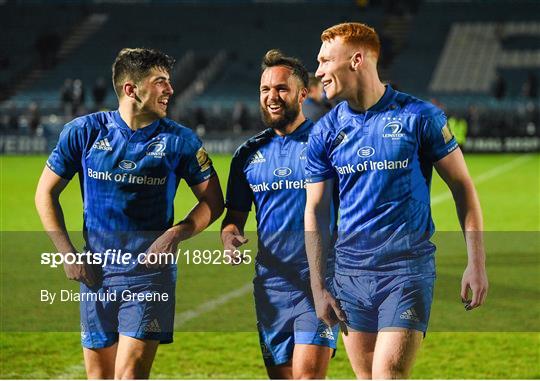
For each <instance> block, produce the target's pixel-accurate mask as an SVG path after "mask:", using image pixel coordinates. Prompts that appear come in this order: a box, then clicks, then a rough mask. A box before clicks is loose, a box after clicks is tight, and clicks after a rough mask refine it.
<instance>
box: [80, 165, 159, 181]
mask: <svg viewBox="0 0 540 381" xmlns="http://www.w3.org/2000/svg"><path fill="white" fill-rule="evenodd" d="M86 175H87V176H88V177H89V178H91V179H95V180H102V181H113V182H115V183H124V184H138V185H164V184H165V183H166V182H167V176H164V177H150V176H137V175H133V174H131V173H126V172H124V173H113V172H109V171H96V170H94V169H92V168H87V172H86Z"/></svg>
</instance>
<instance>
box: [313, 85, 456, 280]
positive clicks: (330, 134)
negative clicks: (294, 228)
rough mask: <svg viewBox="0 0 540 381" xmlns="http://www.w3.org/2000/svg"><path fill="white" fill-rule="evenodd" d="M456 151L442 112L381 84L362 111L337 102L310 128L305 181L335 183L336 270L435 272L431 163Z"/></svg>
mask: <svg viewBox="0 0 540 381" xmlns="http://www.w3.org/2000/svg"><path fill="white" fill-rule="evenodd" d="M457 148H458V145H457V143H456V141H455V139H454V137H453V136H452V133H451V132H450V130H449V129H448V127H447V126H446V117H445V115H444V113H443V112H442V111H441V110H440V109H438V108H436V107H435V106H433V105H432V104H430V103H427V102H424V101H421V100H419V99H416V98H414V97H412V96H410V95H408V94H405V93H401V92H398V91H395V90H393V89H392V88H391V87H390V86H386V91H385V93H384V95H383V97H382V98H381V99H380V100H379V101H378V102H377V104H375V105H374V106H373V107H371V108H370V109H368V110H367V111H366V112H363V113H358V112H355V111H353V110H352V109H351V108H350V107H349V106H348V104H347V102H341V103H340V104H338V105H337V106H336V107H335V108H334V109H333V110H332V111H331V112H330V113H328V114H327V115H326V116H325V117H323V118H322V119H321V120H320V121H319V123H317V125H316V126H315V127H314V128H313V130H312V133H311V135H310V138H309V149H308V159H307V168H306V172H307V179H308V181H309V182H313V183H315V182H320V181H324V180H327V179H330V178H336V179H337V180H338V183H339V200H340V209H339V211H340V220H339V233H338V240H337V242H336V267H335V271H336V272H339V273H340V274H343V275H358V274H361V273H380V272H385V273H387V274H411V273H433V272H434V271H435V263H434V256H433V253H434V251H435V246H434V245H433V244H432V243H431V242H430V241H429V239H430V237H431V236H432V234H433V232H434V229H435V227H434V224H433V221H432V218H431V209H430V194H429V193H430V186H431V177H432V170H433V163H434V162H436V161H438V160H440V159H442V158H443V157H444V156H446V155H448V154H449V153H450V152H452V151H454V150H455V149H457Z"/></svg>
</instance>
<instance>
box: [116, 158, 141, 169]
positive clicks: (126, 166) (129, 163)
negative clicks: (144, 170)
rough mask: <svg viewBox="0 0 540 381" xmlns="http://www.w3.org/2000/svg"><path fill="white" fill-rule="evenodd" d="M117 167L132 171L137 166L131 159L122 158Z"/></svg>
mask: <svg viewBox="0 0 540 381" xmlns="http://www.w3.org/2000/svg"><path fill="white" fill-rule="evenodd" d="M118 167H120V168H122V169H125V170H126V171H132V170H134V169H135V168H137V164H136V163H135V162H133V161H131V160H122V161H121V162H120V164H118Z"/></svg>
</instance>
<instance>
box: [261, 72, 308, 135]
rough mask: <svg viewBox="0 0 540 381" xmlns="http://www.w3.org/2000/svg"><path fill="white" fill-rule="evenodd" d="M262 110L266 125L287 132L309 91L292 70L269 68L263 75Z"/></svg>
mask: <svg viewBox="0 0 540 381" xmlns="http://www.w3.org/2000/svg"><path fill="white" fill-rule="evenodd" d="M259 90H260V109H261V116H262V119H263V122H264V124H265V125H266V126H267V127H270V128H273V129H275V130H279V131H285V130H286V127H287V126H289V125H291V124H292V123H293V122H294V121H295V120H296V119H297V118H298V115H299V113H300V105H301V103H302V102H303V101H304V99H305V97H306V93H307V89H306V88H304V87H303V86H301V85H300V80H299V79H298V78H296V77H295V76H294V75H293V73H292V70H291V69H289V68H288V67H285V66H273V67H269V68H267V69H266V70H264V72H263V73H262V75H261V85H260V88H259Z"/></svg>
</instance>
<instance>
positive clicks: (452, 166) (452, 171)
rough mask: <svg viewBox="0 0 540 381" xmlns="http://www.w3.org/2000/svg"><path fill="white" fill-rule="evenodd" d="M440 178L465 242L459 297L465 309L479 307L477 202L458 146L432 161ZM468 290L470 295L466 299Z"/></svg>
mask: <svg viewBox="0 0 540 381" xmlns="http://www.w3.org/2000/svg"><path fill="white" fill-rule="evenodd" d="M435 168H436V170H437V172H438V173H439V175H440V176H441V178H442V179H443V180H444V181H445V183H446V184H447V185H448V187H449V188H450V191H451V192H452V195H453V197H454V202H455V204H456V210H457V215H458V219H459V223H460V225H461V229H462V230H463V233H464V236H465V241H466V243H467V255H468V264H467V268H466V269H465V272H464V273H463V279H462V281H461V298H462V300H463V302H464V303H466V305H465V308H466V309H467V310H470V309H473V308H476V307H479V306H481V305H482V304H483V303H484V301H485V299H486V295H487V291H488V279H487V274H486V255H485V251H484V242H483V229H484V227H483V221H482V209H481V207H480V201H479V199H478V195H477V193H476V189H475V187H474V183H473V181H472V179H471V177H470V175H469V172H468V170H467V165H466V163H465V159H464V158H463V154H462V152H461V150H460V149H456V150H454V151H453V152H452V153H450V154H448V155H447V156H445V157H444V158H442V159H441V160H439V161H437V162H436V163H435ZM469 289H470V290H471V291H472V298H469Z"/></svg>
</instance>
